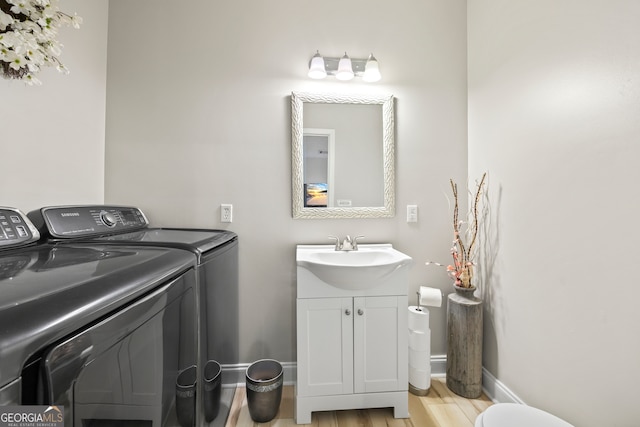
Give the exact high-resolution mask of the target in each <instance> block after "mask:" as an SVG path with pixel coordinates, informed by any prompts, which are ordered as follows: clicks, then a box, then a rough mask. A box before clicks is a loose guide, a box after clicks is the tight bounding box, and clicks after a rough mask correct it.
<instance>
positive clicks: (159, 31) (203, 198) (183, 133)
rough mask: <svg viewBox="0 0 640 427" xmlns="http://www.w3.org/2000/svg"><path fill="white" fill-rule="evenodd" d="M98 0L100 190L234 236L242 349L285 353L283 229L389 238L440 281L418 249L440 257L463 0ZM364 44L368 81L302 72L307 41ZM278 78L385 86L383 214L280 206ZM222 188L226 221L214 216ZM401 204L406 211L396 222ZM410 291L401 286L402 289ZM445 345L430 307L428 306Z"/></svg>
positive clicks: (460, 167) (419, 271)
mask: <svg viewBox="0 0 640 427" xmlns="http://www.w3.org/2000/svg"><path fill="white" fill-rule="evenodd" d="M176 5H177V4H176V2H174V1H168V0H137V1H135V2H131V1H126V0H111V2H110V16H109V29H110V31H109V53H108V56H109V64H108V99H107V133H106V135H107V154H106V176H107V179H106V195H105V198H106V201H107V202H110V203H124V204H134V205H138V206H140V207H141V208H142V209H143V210H144V211H145V212H146V213H147V214H148V216H149V217H150V220H151V221H152V222H153V223H154V224H155V225H165V226H166V225H173V226H194V227H217V228H228V229H231V230H233V231H235V232H237V233H238V235H239V236H240V298H241V301H240V302H241V313H242V316H241V319H240V332H241V340H242V341H241V348H240V356H241V359H242V360H241V361H242V362H251V361H253V360H256V359H258V358H261V357H273V358H276V359H279V360H281V361H284V362H289V361H294V360H295V325H294V319H295V316H294V313H295V245H296V244H298V243H325V242H326V243H330V242H329V240H328V238H327V236H328V235H330V234H338V235H345V234H351V235H354V234H363V235H365V236H366V238H365V239H364V240H363V242H391V243H393V244H394V245H395V246H396V247H397V248H399V249H400V250H402V251H404V252H406V253H408V254H409V255H411V256H412V257H414V259H415V265H414V267H413V270H412V274H411V284H410V285H411V287H410V289H411V293H412V294H413V293H414V292H415V290H416V289H417V287H418V286H419V285H424V284H429V285H431V286H438V287H441V288H442V289H444V290H445V291H446V292H450V286H451V285H450V282H449V280H448V278H447V277H446V274H445V273H444V272H443V271H441V270H433V269H431V270H430V269H428V268H427V267H426V266H425V265H424V261H426V260H427V259H441V260H443V261H446V260H447V259H448V258H449V254H448V251H449V247H450V242H451V233H450V216H449V212H448V205H447V201H446V198H445V196H444V194H445V193H448V181H449V178H454V179H456V180H458V181H459V182H464V181H465V179H466V174H467V148H466V147H467V145H466V136H467V133H466V122H467V118H466V110H467V106H466V48H465V46H466V39H465V37H466V2H465V1H463V0H428V1H424V0H405V1H403V2H401V3H398V2H389V1H385V0H374V1H364V0H356V1H350V2H344V1H339V0H328V1H325V2H323V3H322V4H321V5H318V4H316V3H313V2H310V1H307V0H281V1H277V2H258V1H252V2H251V1H246V0H241V1H233V2H231V1H229V2H212V1H205V0H195V1H192V2H189V3H188V6H186V5H185V6H182V5H181V6H180V7H176ZM316 49H319V50H320V52H321V53H323V54H324V55H327V56H339V55H341V54H342V53H343V52H344V51H345V50H346V51H347V52H348V53H349V54H350V55H351V56H352V57H356V58H366V57H367V56H368V55H369V53H370V52H374V54H375V55H376V57H377V59H378V60H379V62H380V68H381V71H382V73H383V80H382V81H381V82H379V83H376V84H364V83H361V82H351V83H342V82H337V81H335V80H330V79H329V80H327V81H321V82H318V81H312V80H310V79H309V78H307V76H306V73H307V70H308V68H307V66H308V61H309V59H310V58H311V56H312V55H313V54H314V53H315V51H316ZM292 91H308V92H348V93H376V94H386V93H390V94H393V95H395V96H396V97H397V109H396V112H397V115H396V125H397V132H396V142H397V164H396V166H397V171H398V172H397V205H398V207H397V216H396V217H395V218H393V219H372V220H293V219H292V217H291V155H290V150H291V132H290V120H291V117H290V99H289V96H290V94H291V92H292ZM221 203H232V204H233V206H234V212H233V216H234V222H233V223H232V224H221V223H220V222H219V217H220V212H219V206H220V204H221ZM407 204H418V205H419V206H420V222H419V223H417V224H407V223H406V213H405V212H406V208H405V206H406V205H407ZM412 301H413V300H412ZM432 328H433V331H434V332H433V352H434V354H443V353H445V352H446V350H445V335H444V309H436V310H434V312H433V316H432Z"/></svg>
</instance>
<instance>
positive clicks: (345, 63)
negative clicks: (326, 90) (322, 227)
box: [336, 52, 353, 80]
mask: <svg viewBox="0 0 640 427" xmlns="http://www.w3.org/2000/svg"><path fill="white" fill-rule="evenodd" d="M352 78H353V67H352V66H351V58H349V57H348V56H347V52H345V53H344V56H343V57H342V58H340V62H338V71H336V79H338V80H351V79H352Z"/></svg>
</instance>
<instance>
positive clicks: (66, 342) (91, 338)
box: [0, 207, 198, 427]
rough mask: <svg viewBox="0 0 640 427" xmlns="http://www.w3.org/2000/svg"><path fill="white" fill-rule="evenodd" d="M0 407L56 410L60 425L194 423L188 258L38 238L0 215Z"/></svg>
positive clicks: (10, 215)
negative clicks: (186, 381)
mask: <svg viewBox="0 0 640 427" xmlns="http://www.w3.org/2000/svg"><path fill="white" fill-rule="evenodd" d="M0 226H1V227H2V229H1V231H0V405H55V406H58V407H62V408H64V425H65V426H67V427H70V426H77V427H91V426H149V427H156V426H157V427H160V426H162V427H165V426H166V427H173V426H184V427H189V426H192V425H193V423H194V421H193V420H194V419H195V416H196V408H195V406H196V403H195V399H194V396H195V386H194V385H193V384H191V385H192V389H191V390H186V392H185V388H184V387H181V384H180V383H179V381H180V378H182V377H184V376H185V373H189V372H191V371H193V370H194V367H195V366H196V364H197V357H198V355H197V320H198V319H197V305H196V297H197V294H196V291H197V289H196V271H195V261H194V259H193V255H192V254H191V253H189V252H187V251H184V250H179V249H171V248H161V247H140V246H134V245H127V244H126V243H123V244H120V245H102V244H99V243H70V244H67V245H54V244H49V243H43V242H38V237H39V233H38V231H37V229H36V228H35V227H34V226H33V225H32V223H31V222H30V221H29V219H28V218H27V217H26V216H25V215H23V214H22V213H21V212H20V211H18V210H17V209H14V208H4V207H3V208H0Z"/></svg>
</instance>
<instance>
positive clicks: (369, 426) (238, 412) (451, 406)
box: [226, 377, 492, 427]
mask: <svg viewBox="0 0 640 427" xmlns="http://www.w3.org/2000/svg"><path fill="white" fill-rule="evenodd" d="M293 402H294V399H293V387H291V386H286V387H284V388H283V390H282V402H281V404H280V410H279V411H278V415H276V418H275V419H273V420H272V421H271V422H269V423H263V424H260V423H255V422H253V420H251V416H250V415H249V408H248V407H247V399H246V393H245V389H244V387H238V389H237V390H236V393H235V396H234V398H233V403H232V405H231V412H230V414H229V418H228V419H227V424H226V427H250V426H256V427H257V426H260V427H263V426H275V427H281V426H295V425H296V423H295V421H294V419H293V404H294V403H293ZM491 404H492V402H491V400H490V399H489V398H488V397H487V396H485V395H484V394H483V395H482V396H481V397H479V398H478V399H465V398H463V397H460V396H458V395H456V394H454V393H453V392H452V391H450V390H449V389H448V388H447V386H446V383H445V378H444V377H443V378H432V379H431V388H430V389H429V393H428V394H427V395H426V396H415V395H413V394H411V393H409V414H410V415H411V418H408V419H395V418H393V410H392V409H391V408H387V409H367V410H352V411H327V412H314V413H312V415H311V424H310V425H312V426H314V427H384V426H387V427H473V424H474V421H475V419H476V417H477V416H478V414H479V413H481V412H482V411H484V410H485V409H487V408H488V407H489V406H490V405H491Z"/></svg>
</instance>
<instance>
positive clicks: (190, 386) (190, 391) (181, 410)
mask: <svg viewBox="0 0 640 427" xmlns="http://www.w3.org/2000/svg"><path fill="white" fill-rule="evenodd" d="M196 370H197V369H196V365H192V366H189V367H188V368H186V369H183V370H182V371H180V372H179V373H178V378H177V380H176V416H177V417H178V422H179V423H180V425H181V426H182V427H193V426H194V425H195V420H196V384H197V375H196Z"/></svg>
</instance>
